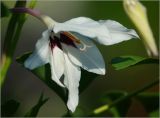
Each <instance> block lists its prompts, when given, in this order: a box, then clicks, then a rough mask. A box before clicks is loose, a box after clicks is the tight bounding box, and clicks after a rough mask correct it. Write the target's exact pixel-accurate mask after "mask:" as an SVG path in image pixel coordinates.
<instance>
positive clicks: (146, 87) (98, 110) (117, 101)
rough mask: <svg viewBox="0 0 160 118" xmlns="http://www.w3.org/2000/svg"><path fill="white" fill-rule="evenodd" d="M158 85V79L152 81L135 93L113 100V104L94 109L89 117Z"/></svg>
mask: <svg viewBox="0 0 160 118" xmlns="http://www.w3.org/2000/svg"><path fill="white" fill-rule="evenodd" d="M158 83H159V79H158V80H156V81H153V82H152V83H149V84H147V85H145V86H143V87H142V88H140V89H138V90H136V91H134V92H132V93H129V94H128V95H126V96H123V97H121V98H119V99H117V100H115V101H114V102H112V103H110V104H105V105H103V106H101V107H99V108H97V109H95V110H94V111H93V113H91V115H89V116H95V115H98V114H100V113H103V112H105V111H107V110H109V109H110V108H112V107H113V106H115V105H116V104H119V103H121V102H123V101H125V100H126V99H130V98H132V97H133V96H136V95H137V94H139V93H141V92H143V91H145V90H147V89H149V88H151V87H153V86H154V85H156V84H158Z"/></svg>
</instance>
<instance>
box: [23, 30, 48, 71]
mask: <svg viewBox="0 0 160 118" xmlns="http://www.w3.org/2000/svg"><path fill="white" fill-rule="evenodd" d="M48 37H49V31H48V30H46V31H44V32H43V34H42V38H41V39H39V40H38V41H37V43H36V49H35V51H34V52H33V53H32V54H31V55H30V56H29V58H28V59H27V60H26V61H25V63H24V66H25V67H26V68H29V69H35V68H37V67H39V66H42V65H44V64H46V63H48V62H49V54H50V50H49V41H48Z"/></svg>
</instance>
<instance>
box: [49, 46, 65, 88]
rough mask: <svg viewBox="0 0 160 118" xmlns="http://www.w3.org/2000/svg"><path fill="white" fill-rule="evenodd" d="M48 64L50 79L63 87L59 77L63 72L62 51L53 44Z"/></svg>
mask: <svg viewBox="0 0 160 118" xmlns="http://www.w3.org/2000/svg"><path fill="white" fill-rule="evenodd" d="M50 66H51V74H52V79H53V80H54V81H55V82H56V83H57V84H58V85H60V86H62V87H64V85H63V84H62V83H61V81H60V78H61V76H62V75H63V73H64V57H63V52H62V50H61V49H59V48H58V47H57V46H55V47H54V48H53V50H52V52H51V54H50Z"/></svg>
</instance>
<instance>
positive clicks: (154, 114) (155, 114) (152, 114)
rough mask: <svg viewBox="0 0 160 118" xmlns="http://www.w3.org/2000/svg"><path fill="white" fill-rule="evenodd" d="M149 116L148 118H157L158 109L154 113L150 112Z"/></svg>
mask: <svg viewBox="0 0 160 118" xmlns="http://www.w3.org/2000/svg"><path fill="white" fill-rule="evenodd" d="M149 116H150V117H151V118H155V117H157V118H159V109H157V110H155V111H152V112H151V113H150V114H149Z"/></svg>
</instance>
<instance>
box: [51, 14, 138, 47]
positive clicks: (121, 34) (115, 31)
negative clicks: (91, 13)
mask: <svg viewBox="0 0 160 118" xmlns="http://www.w3.org/2000/svg"><path fill="white" fill-rule="evenodd" d="M109 23H111V20H105V21H94V20H92V19H90V18H86V17H78V18H74V19H71V20H69V21H66V22H64V23H56V24H55V25H54V29H53V30H54V32H55V33H57V32H60V31H71V32H77V33H79V34H81V35H84V36H86V37H89V38H93V39H94V40H96V41H97V42H99V43H100V44H104V45H112V44H115V43H119V42H122V41H125V40H129V39H131V38H135V37H138V35H137V34H136V32H135V31H134V30H128V29H126V28H125V27H123V26H122V25H120V24H119V23H117V22H115V21H112V24H111V25H108V24H109ZM113 24H114V27H112V26H113ZM110 28H111V29H110Z"/></svg>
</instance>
